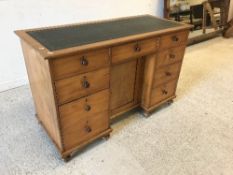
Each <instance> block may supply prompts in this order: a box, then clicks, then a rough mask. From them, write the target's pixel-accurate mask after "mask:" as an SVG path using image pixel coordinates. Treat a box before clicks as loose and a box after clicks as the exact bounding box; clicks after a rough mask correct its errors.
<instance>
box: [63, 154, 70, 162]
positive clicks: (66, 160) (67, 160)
mask: <svg viewBox="0 0 233 175" xmlns="http://www.w3.org/2000/svg"><path fill="white" fill-rule="evenodd" d="M63 160H64V162H69V161H70V160H71V155H67V156H64V157H63Z"/></svg>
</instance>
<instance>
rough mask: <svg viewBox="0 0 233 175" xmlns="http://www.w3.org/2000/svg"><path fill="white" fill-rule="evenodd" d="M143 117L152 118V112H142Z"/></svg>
mask: <svg viewBox="0 0 233 175" xmlns="http://www.w3.org/2000/svg"><path fill="white" fill-rule="evenodd" d="M142 115H143V116H144V117H145V118H148V117H150V116H151V113H150V112H146V111H142Z"/></svg>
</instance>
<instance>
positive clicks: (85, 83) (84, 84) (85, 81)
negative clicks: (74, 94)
mask: <svg viewBox="0 0 233 175" xmlns="http://www.w3.org/2000/svg"><path fill="white" fill-rule="evenodd" d="M82 86H83V87H84V88H89V87H90V83H89V82H88V81H87V80H83V82H82Z"/></svg>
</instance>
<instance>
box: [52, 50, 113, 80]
mask: <svg viewBox="0 0 233 175" xmlns="http://www.w3.org/2000/svg"><path fill="white" fill-rule="evenodd" d="M109 63H110V59H109V50H108V49H102V50H97V51H90V52H86V53H82V54H77V55H73V56H69V57H63V58H58V59H54V60H52V70H53V74H54V77H55V79H56V80H57V79H61V78H64V77H68V76H72V75H75V74H77V73H85V72H89V71H92V70H95V69H98V68H102V67H106V66H108V65H109Z"/></svg>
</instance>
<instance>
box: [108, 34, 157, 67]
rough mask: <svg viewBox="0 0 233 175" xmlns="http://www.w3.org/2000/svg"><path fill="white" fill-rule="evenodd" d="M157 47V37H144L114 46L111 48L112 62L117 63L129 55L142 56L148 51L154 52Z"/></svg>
mask: <svg viewBox="0 0 233 175" xmlns="http://www.w3.org/2000/svg"><path fill="white" fill-rule="evenodd" d="M157 48H158V39H156V38H152V39H146V40H142V41H138V42H132V43H128V44H123V45H120V46H115V47H113V48H112V62H113V63H118V62H122V61H125V60H127V59H128V58H131V57H138V56H143V55H145V54H147V53H150V52H155V51H156V50H157Z"/></svg>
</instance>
